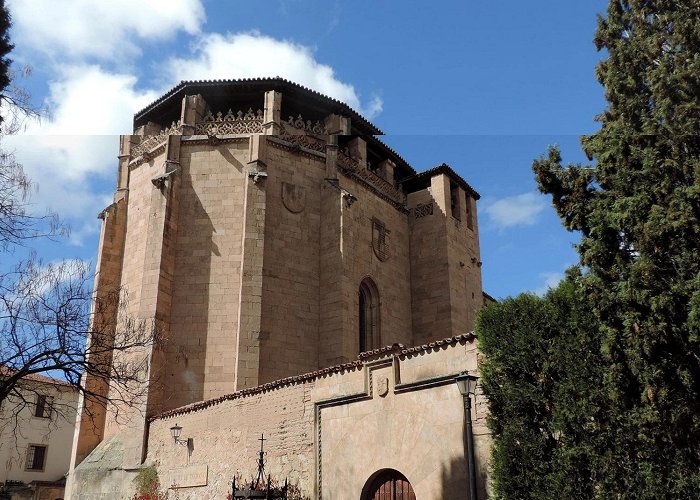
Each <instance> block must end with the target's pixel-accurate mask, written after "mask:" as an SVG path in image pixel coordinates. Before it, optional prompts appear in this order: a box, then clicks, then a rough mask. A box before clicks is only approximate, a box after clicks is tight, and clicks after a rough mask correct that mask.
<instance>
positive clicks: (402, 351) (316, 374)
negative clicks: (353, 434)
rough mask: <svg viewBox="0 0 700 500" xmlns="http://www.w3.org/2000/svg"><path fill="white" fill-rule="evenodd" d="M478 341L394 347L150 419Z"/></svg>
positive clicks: (468, 336)
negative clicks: (388, 357) (385, 358)
mask: <svg viewBox="0 0 700 500" xmlns="http://www.w3.org/2000/svg"><path fill="white" fill-rule="evenodd" d="M475 338H476V335H474V333H473V332H470V333H465V334H463V335H455V336H454V337H448V338H446V339H442V340H436V341H434V342H428V343H426V344H422V345H419V346H415V347H405V346H404V345H402V344H393V345H390V346H386V347H381V348H379V349H374V350H372V351H367V352H363V353H361V354H360V356H359V357H358V360H357V361H350V362H348V363H343V364H340V365H335V366H330V367H328V368H323V369H321V370H316V371H313V372H310V373H305V374H303V375H295V376H293V377H287V378H283V379H280V380H275V381H274V382H269V383H267V384H263V385H259V386H257V387H251V388H248V389H242V390H240V391H237V392H234V393H232V394H226V395H224V396H220V397H218V398H214V399H208V400H206V401H199V402H197V403H192V404H189V405H187V406H181V407H180V408H175V409H173V410H169V411H165V412H163V413H160V414H158V415H155V416H153V417H151V418H150V420H151V421H153V420H159V419H163V418H168V417H174V416H176V415H184V414H186V413H192V412H196V411H200V410H204V409H205V408H209V407H210V406H215V405H218V404H219V403H223V402H224V401H231V400H234V399H240V398H243V397H246V396H251V395H253V394H259V393H262V392H267V391H270V390H273V389H277V388H280V387H284V386H287V385H296V384H300V383H303V382H308V381H310V380H314V379H317V378H320V377H323V376H325V375H332V374H335V373H340V372H343V371H350V370H355V369H357V368H360V367H362V365H363V361H364V360H365V359H367V358H372V357H376V356H379V355H382V354H389V353H391V354H396V355H399V356H401V355H407V354H414V353H419V352H423V351H427V350H429V349H434V348H436V347H442V346H449V345H455V344H458V343H459V342H471V341H473V340H474V339H475Z"/></svg>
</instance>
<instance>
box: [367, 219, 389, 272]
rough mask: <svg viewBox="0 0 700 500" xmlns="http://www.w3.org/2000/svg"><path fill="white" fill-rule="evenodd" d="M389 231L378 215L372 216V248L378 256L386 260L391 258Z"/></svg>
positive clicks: (381, 259)
mask: <svg viewBox="0 0 700 500" xmlns="http://www.w3.org/2000/svg"><path fill="white" fill-rule="evenodd" d="M390 232H391V231H389V230H388V229H387V228H386V225H384V223H383V222H382V221H380V220H379V219H377V218H376V217H374V218H372V249H373V250H374V254H375V255H376V256H377V258H378V259H379V260H380V261H382V262H384V261H386V260H387V259H388V258H389V243H388V240H389V233H390Z"/></svg>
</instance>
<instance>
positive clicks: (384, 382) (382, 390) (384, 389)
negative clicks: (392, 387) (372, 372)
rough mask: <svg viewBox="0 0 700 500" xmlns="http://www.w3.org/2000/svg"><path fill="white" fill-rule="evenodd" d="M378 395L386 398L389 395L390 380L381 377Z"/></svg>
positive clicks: (378, 382)
mask: <svg viewBox="0 0 700 500" xmlns="http://www.w3.org/2000/svg"><path fill="white" fill-rule="evenodd" d="M377 394H379V395H380V396H381V397H384V396H386V395H387V394H389V379H388V378H386V377H381V378H380V379H379V380H377Z"/></svg>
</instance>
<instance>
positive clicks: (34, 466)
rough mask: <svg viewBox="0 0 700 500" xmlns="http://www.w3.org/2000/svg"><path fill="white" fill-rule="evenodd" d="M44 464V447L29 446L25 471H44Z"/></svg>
mask: <svg viewBox="0 0 700 500" xmlns="http://www.w3.org/2000/svg"><path fill="white" fill-rule="evenodd" d="M45 462H46V446H40V445H36V444H30V445H29V448H27V462H26V466H25V469H26V470H33V471H42V470H44V465H45Z"/></svg>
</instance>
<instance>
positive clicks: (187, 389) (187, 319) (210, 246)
mask: <svg viewBox="0 0 700 500" xmlns="http://www.w3.org/2000/svg"><path fill="white" fill-rule="evenodd" d="M195 175H196V174H193V173H192V166H190V169H188V171H187V172H186V175H183V176H182V177H181V182H182V185H181V186H180V190H181V191H180V192H181V196H180V199H181V202H180V206H179V214H178V229H177V236H176V239H175V269H174V271H175V276H174V277H173V300H172V304H173V306H174V307H173V308H172V310H171V313H170V330H171V337H170V343H169V344H170V345H169V349H168V363H167V372H168V373H167V380H166V381H165V383H166V387H167V386H169V387H170V389H172V388H173V387H179V388H180V390H178V391H173V390H169V391H166V394H170V400H169V401H166V402H165V404H164V406H165V408H164V410H167V409H171V408H176V407H179V406H183V405H186V404H188V403H192V402H195V401H201V400H203V399H205V394H204V367H205V360H206V356H207V352H206V351H207V336H208V331H209V328H207V325H208V323H209V303H210V298H209V297H210V287H211V281H212V276H211V274H212V270H211V268H212V258H213V256H217V257H219V256H220V255H221V253H220V251H219V248H218V246H217V245H216V243H215V242H214V234H215V232H216V230H215V227H214V224H213V223H212V221H211V218H210V217H209V215H208V210H207V209H206V208H205V207H204V205H203V204H202V201H201V200H200V195H199V193H198V192H197V189H195V185H197V184H198V182H197V181H198V179H194V178H193V177H194V176H195Z"/></svg>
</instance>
